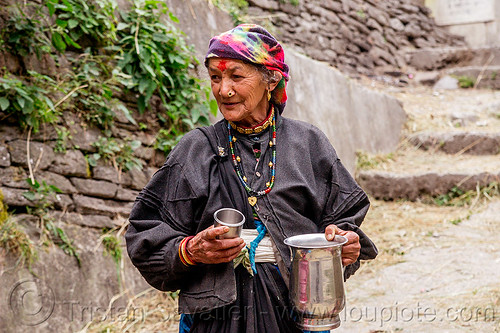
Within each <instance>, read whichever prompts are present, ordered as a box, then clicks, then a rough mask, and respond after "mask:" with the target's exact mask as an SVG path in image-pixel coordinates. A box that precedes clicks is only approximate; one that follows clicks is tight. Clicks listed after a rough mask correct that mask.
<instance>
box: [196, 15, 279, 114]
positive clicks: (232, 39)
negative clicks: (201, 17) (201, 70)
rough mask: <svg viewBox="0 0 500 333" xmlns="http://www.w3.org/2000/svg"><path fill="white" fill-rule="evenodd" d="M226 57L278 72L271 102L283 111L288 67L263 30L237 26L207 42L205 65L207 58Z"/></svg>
mask: <svg viewBox="0 0 500 333" xmlns="http://www.w3.org/2000/svg"><path fill="white" fill-rule="evenodd" d="M214 57H215V58H230V59H239V60H242V61H246V62H250V63H254V64H259V65H264V66H265V67H266V68H267V69H269V70H273V71H279V72H280V73H281V75H282V76H283V78H282V79H281V81H280V82H279V83H278V85H277V86H276V88H275V89H274V90H273V91H272V94H271V96H272V97H271V102H272V103H273V104H274V105H275V107H276V108H277V109H278V110H279V113H282V112H283V109H284V108H285V103H286V99H287V96H286V82H287V81H288V78H289V76H288V66H287V65H286V64H285V53H284V52H283V48H282V47H281V45H280V44H279V43H278V41H277V40H276V38H274V37H273V36H272V35H271V34H270V33H269V32H268V31H267V30H266V29H264V28H262V27H261V26H259V25H256V24H240V25H239V26H237V27H236V28H234V29H231V30H229V31H226V32H224V33H222V34H220V35H218V36H215V37H214V38H212V39H211V40H210V44H209V46H208V52H207V56H206V57H205V66H207V65H208V59H209V58H214Z"/></svg>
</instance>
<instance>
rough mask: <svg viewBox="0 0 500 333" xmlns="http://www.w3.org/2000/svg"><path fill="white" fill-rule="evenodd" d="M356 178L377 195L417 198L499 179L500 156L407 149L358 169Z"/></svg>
mask: <svg viewBox="0 0 500 333" xmlns="http://www.w3.org/2000/svg"><path fill="white" fill-rule="evenodd" d="M356 178H357V181H358V183H359V184H360V186H361V187H362V188H363V189H364V190H365V191H366V192H367V193H368V194H370V195H371V196H373V197H374V198H376V199H384V200H395V199H408V200H412V201H415V200H417V199H419V198H420V197H422V196H425V195H431V196H437V195H440V194H446V193H448V192H450V190H452V189H453V188H454V187H458V188H460V189H461V190H464V191H468V190H475V189H476V188H477V186H478V185H479V186H487V185H488V184H491V183H493V182H500V158H498V157H497V156H470V155H468V156H465V155H447V154H443V153H439V152H437V153H433V154H429V153H428V152H423V151H421V150H417V149H415V150H407V151H405V152H397V153H396V154H395V157H392V158H391V159H389V160H387V161H386V162H383V163H381V164H378V165H376V167H375V168H373V169H370V170H358V172H357V176H356Z"/></svg>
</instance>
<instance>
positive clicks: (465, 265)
mask: <svg viewBox="0 0 500 333" xmlns="http://www.w3.org/2000/svg"><path fill="white" fill-rule="evenodd" d="M394 208H395V207H392V208H391V207H383V204H382V206H379V209H384V210H386V214H391V213H390V212H389V211H388V209H389V210H390V209H394ZM452 215H453V213H452V214H451V215H450V217H451V216H452ZM388 222H389V221H388ZM393 222H394V223H397V221H393ZM448 222H449V221H448ZM499 224H500V201H494V202H492V203H490V204H489V206H487V208H485V209H484V210H483V211H481V212H478V213H475V214H473V215H471V216H470V217H469V219H464V220H463V221H462V222H460V223H457V225H455V224H452V223H446V222H445V223H437V224H435V225H432V224H430V225H428V226H427V227H426V228H427V229H429V230H428V231H427V232H424V233H421V234H420V237H421V238H423V239H422V240H421V242H420V244H419V245H417V246H415V247H413V248H411V249H410V250H409V251H407V252H405V253H404V254H403V255H401V262H399V263H396V264H392V265H379V264H376V260H375V261H374V262H373V265H366V266H364V267H363V268H362V270H361V271H360V272H358V273H357V274H356V275H355V276H354V277H352V278H351V279H349V280H348V282H347V283H346V290H347V306H346V310H345V311H344V312H343V313H342V314H341V318H342V320H343V324H342V326H341V327H340V328H339V329H337V330H335V332H338V333H344V332H345V333H347V332H357V333H365V332H366V333H369V332H372V333H373V332H500V234H499V233H498V232H497V226H498V225H499ZM367 227H368V225H367ZM368 229H370V228H368ZM377 236H380V235H377ZM402 237H405V236H402ZM410 238H411V236H410ZM385 245H386V244H385ZM386 249H387V245H386V246H385V248H382V249H381V250H382V252H383V251H385V250H386Z"/></svg>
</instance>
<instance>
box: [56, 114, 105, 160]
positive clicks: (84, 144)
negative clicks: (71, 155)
mask: <svg viewBox="0 0 500 333" xmlns="http://www.w3.org/2000/svg"><path fill="white" fill-rule="evenodd" d="M63 117H64V119H65V123H66V124H67V125H68V129H69V132H70V133H71V138H70V140H69V142H70V144H71V145H72V146H73V147H75V148H76V149H80V150H83V151H87V152H95V151H96V148H95V147H94V146H93V145H92V144H93V143H94V142H96V141H97V140H98V139H99V138H100V137H101V136H102V133H101V131H100V130H99V129H97V128H95V127H90V128H87V127H85V128H84V127H82V124H81V120H80V119H79V118H78V117H76V115H74V114H72V113H65V114H64V115H63Z"/></svg>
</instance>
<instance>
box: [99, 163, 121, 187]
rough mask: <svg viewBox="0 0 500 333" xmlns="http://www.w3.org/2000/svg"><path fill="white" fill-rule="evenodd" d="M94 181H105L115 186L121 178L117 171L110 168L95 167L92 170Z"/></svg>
mask: <svg viewBox="0 0 500 333" xmlns="http://www.w3.org/2000/svg"><path fill="white" fill-rule="evenodd" d="M92 174H93V178H94V179H101V180H107V181H110V182H113V183H116V184H119V183H120V180H121V177H120V175H119V173H118V171H117V170H116V169H115V168H113V167H110V166H99V165H98V166H96V167H94V168H93V169H92Z"/></svg>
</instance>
